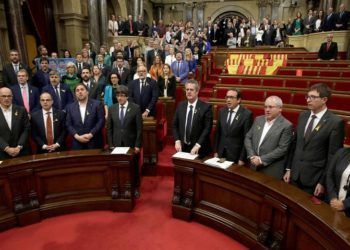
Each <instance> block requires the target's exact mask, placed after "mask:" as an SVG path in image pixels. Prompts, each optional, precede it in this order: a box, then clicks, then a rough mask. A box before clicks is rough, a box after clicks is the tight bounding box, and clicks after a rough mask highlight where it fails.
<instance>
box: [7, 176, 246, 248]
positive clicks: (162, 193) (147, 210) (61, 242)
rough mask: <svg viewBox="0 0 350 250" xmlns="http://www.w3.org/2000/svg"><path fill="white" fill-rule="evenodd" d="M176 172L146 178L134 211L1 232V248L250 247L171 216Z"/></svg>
mask: <svg viewBox="0 0 350 250" xmlns="http://www.w3.org/2000/svg"><path fill="white" fill-rule="evenodd" d="M172 190H173V179H172V177H159V176H158V177H144V178H143V180H142V188H141V198H140V199H139V200H138V201H137V204H136V207H135V210H134V211H133V212H132V213H113V212H107V211H98V212H88V213H79V214H70V215H65V216H58V217H54V218H50V219H46V220H44V221H42V222H41V223H37V224H33V225H30V226H26V227H23V228H15V229H11V230H8V231H5V232H3V233H0V249H2V250H19V249H20V250H22V249H25V250H34V249H41V250H46V249H47V250H62V249H67V250H68V249H69V250H70V249H74V250H75V249H79V250H81V249H84V250H85V249H91V250H92V249H93V250H96V249H98V250H104V249H133V250H137V249H152V250H155V249H167V250H168V249H169V250H172V249H181V250H187V249H208V250H209V249H210V250H214V249H218V250H219V249H220V250H225V249H230V250H232V249H246V248H245V247H244V246H242V245H241V244H239V243H237V242H236V241H234V240H233V239H231V238H230V237H228V236H226V235H224V234H222V233H220V232H217V231H215V230H213V229H211V228H208V227H206V226H204V225H201V224H198V223H195V222H191V223H188V222H184V221H181V220H177V219H173V218H172V216H171V197H172Z"/></svg>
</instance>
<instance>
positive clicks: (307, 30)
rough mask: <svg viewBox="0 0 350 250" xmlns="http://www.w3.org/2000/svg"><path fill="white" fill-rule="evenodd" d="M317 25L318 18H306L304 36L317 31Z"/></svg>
mask: <svg viewBox="0 0 350 250" xmlns="http://www.w3.org/2000/svg"><path fill="white" fill-rule="evenodd" d="M315 24H316V17H314V16H311V17H309V16H307V17H305V18H304V34H308V33H312V32H313V31H314V29H315ZM307 25H309V28H306V26H307Z"/></svg>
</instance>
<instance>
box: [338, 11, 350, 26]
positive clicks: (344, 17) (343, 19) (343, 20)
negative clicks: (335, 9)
mask: <svg viewBox="0 0 350 250" xmlns="http://www.w3.org/2000/svg"><path fill="white" fill-rule="evenodd" d="M349 18H350V12H349V11H344V12H342V13H340V12H339V13H337V14H336V20H335V24H338V25H339V24H341V26H340V27H335V29H336V30H347V29H348V22H349Z"/></svg>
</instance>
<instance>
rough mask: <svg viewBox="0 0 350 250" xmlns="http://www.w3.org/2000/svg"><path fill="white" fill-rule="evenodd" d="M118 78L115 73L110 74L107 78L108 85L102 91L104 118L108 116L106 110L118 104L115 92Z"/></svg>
mask: <svg viewBox="0 0 350 250" xmlns="http://www.w3.org/2000/svg"><path fill="white" fill-rule="evenodd" d="M119 82H120V76H119V75H118V74H117V73H111V74H109V76H108V85H107V86H106V87H105V89H104V95H103V102H104V106H105V117H106V118H107V116H108V108H109V107H110V106H112V105H113V104H115V103H117V102H118V99H117V97H116V90H117V87H118V86H119Z"/></svg>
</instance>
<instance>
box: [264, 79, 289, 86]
mask: <svg viewBox="0 0 350 250" xmlns="http://www.w3.org/2000/svg"><path fill="white" fill-rule="evenodd" d="M262 80H263V83H262V85H263V86H264V87H265V86H266V87H269V86H270V87H283V83H284V79H278V78H277V79H272V78H262Z"/></svg>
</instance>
